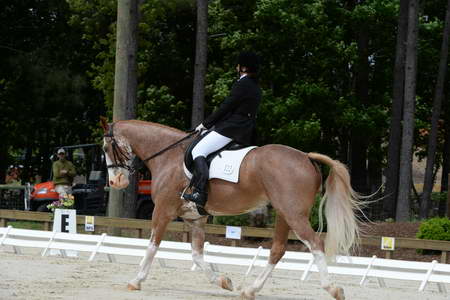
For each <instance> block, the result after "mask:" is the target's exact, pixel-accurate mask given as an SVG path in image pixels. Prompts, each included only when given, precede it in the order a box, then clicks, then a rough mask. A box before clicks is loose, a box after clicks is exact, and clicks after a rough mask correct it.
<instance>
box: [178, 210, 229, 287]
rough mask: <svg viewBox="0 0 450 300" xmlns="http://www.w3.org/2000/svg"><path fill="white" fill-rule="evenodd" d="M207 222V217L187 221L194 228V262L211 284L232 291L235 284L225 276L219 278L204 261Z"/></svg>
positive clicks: (192, 243)
mask: <svg viewBox="0 0 450 300" xmlns="http://www.w3.org/2000/svg"><path fill="white" fill-rule="evenodd" d="M206 220H207V217H204V218H201V219H198V220H195V221H186V223H188V224H189V225H191V226H192V242H191V247H192V260H193V261H194V263H195V265H196V266H197V267H199V268H200V269H201V270H202V271H203V272H204V274H205V275H206V277H207V278H208V280H209V282H210V283H213V284H216V285H218V286H220V287H221V288H223V289H226V290H230V291H232V290H233V284H232V282H231V280H230V279H229V278H228V277H225V276H218V275H217V274H216V273H215V272H214V271H213V270H212V269H211V266H210V264H208V263H206V262H205V260H204V255H203V246H204V243H205V223H206Z"/></svg>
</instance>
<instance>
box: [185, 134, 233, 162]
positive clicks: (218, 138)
mask: <svg viewBox="0 0 450 300" xmlns="http://www.w3.org/2000/svg"><path fill="white" fill-rule="evenodd" d="M229 142H231V139H230V138H229V137H226V136H223V135H221V134H219V133H217V132H215V131H211V132H210V133H208V134H207V135H206V136H205V137H204V138H203V139H202V140H201V141H200V142H199V143H198V144H197V145H196V146H195V147H194V149H192V159H196V158H197V157H199V156H203V157H207V156H208V155H209V154H211V153H213V152H214V151H217V150H219V149H220V148H222V147H224V146H225V145H226V144H228V143H229Z"/></svg>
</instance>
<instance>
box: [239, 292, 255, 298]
mask: <svg viewBox="0 0 450 300" xmlns="http://www.w3.org/2000/svg"><path fill="white" fill-rule="evenodd" d="M241 299H242V300H255V299H256V295H255V292H253V291H248V290H243V291H242V293H241Z"/></svg>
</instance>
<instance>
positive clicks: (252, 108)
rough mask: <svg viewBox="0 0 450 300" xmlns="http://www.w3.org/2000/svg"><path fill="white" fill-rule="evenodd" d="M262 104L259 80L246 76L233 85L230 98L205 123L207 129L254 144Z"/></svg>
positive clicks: (237, 140) (242, 142) (241, 141)
mask: <svg viewBox="0 0 450 300" xmlns="http://www.w3.org/2000/svg"><path fill="white" fill-rule="evenodd" d="M260 102H261V88H260V87H259V85H258V80H257V78H254V77H250V76H248V75H247V76H245V77H243V78H241V79H239V80H238V81H236V82H235V83H234V84H233V87H232V88H231V92H230V96H228V97H227V98H226V99H225V100H224V101H223V102H222V104H221V105H220V106H219V108H218V109H217V110H216V111H214V112H213V113H212V114H211V115H210V116H209V117H208V118H206V119H205V120H204V121H203V125H204V126H205V127H206V128H208V129H209V128H211V127H212V126H215V127H214V130H215V131H216V132H218V133H219V134H221V135H224V136H226V137H229V138H231V139H233V140H234V141H236V142H238V143H240V144H244V145H251V144H252V143H254V140H253V139H254V134H255V126H256V113H257V111H258V107H259V103H260Z"/></svg>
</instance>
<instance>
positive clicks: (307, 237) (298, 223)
mask: <svg viewBox="0 0 450 300" xmlns="http://www.w3.org/2000/svg"><path fill="white" fill-rule="evenodd" d="M288 223H289V225H290V226H291V228H292V230H293V231H294V232H295V233H296V235H297V237H298V238H299V239H300V240H301V241H302V242H303V243H304V244H305V245H306V246H307V247H308V248H309V250H310V251H311V253H312V255H313V256H314V262H315V264H316V265H317V269H318V270H319V275H320V283H321V286H322V288H323V289H325V290H326V291H327V292H328V293H329V294H330V295H331V296H332V297H333V298H334V299H338V300H343V299H345V296H344V290H343V289H342V288H341V287H337V286H335V285H334V284H333V283H332V282H331V281H330V279H329V275H328V266H327V262H326V258H325V252H324V244H323V241H322V240H321V239H320V237H319V236H318V235H317V234H316V233H315V232H314V230H313V229H312V228H311V225H310V223H309V219H308V217H307V216H301V217H299V218H298V219H294V218H291V219H289V220H288Z"/></svg>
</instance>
